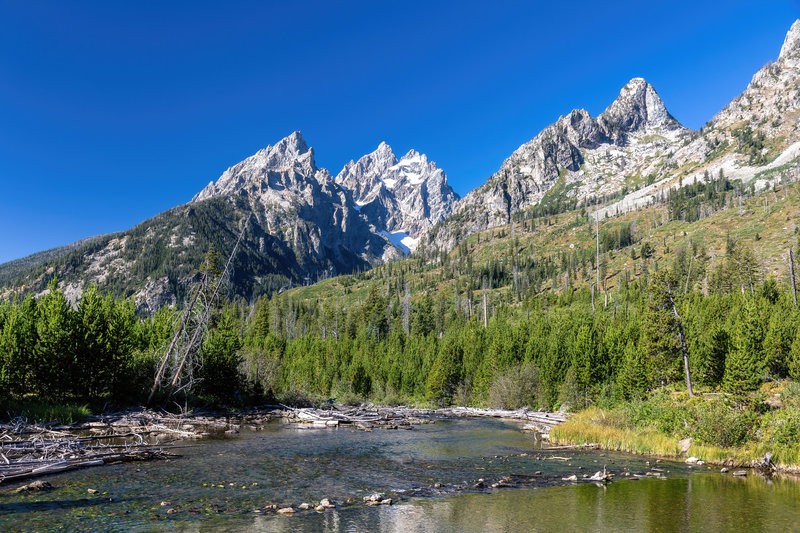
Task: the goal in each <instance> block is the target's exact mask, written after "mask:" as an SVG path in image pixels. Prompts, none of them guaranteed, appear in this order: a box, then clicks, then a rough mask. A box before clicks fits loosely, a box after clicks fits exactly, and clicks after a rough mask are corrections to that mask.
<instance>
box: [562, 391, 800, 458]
mask: <svg viewBox="0 0 800 533" xmlns="http://www.w3.org/2000/svg"><path fill="white" fill-rule="evenodd" d="M629 424H630V423H629V421H628V420H627V418H626V417H625V415H624V414H623V413H622V411H621V410H620V409H619V408H617V409H613V410H603V409H600V408H598V407H589V408H588V409H585V410H583V411H580V412H578V413H576V414H575V415H574V416H572V417H571V418H570V419H569V420H567V421H566V422H564V423H562V424H559V425H558V426H556V427H554V428H553V429H552V430H551V432H550V439H551V441H552V442H553V443H554V444H559V445H565V444H579V445H580V444H595V445H598V446H600V447H601V448H604V449H607V450H617V451H623V452H629V453H636V454H643V455H654V456H659V457H666V458H673V459H682V458H684V457H697V458H698V459H701V460H703V461H705V462H707V463H710V464H716V465H725V466H752V465H753V463H755V462H756V461H758V460H760V459H761V458H763V457H764V454H765V453H767V452H770V453H772V455H773V461H774V462H775V464H776V465H777V466H778V468H779V469H780V470H781V471H785V472H795V473H800V444H798V443H786V444H776V443H770V442H768V441H767V440H766V439H762V440H755V441H750V442H747V443H745V444H743V445H741V446H729V447H725V446H713V445H708V444H700V443H697V442H696V440H695V439H692V441H691V444H690V445H689V447H688V449H687V450H686V451H685V452H683V451H682V448H683V447H682V446H681V442H680V440H681V438H680V437H679V436H675V435H670V434H667V433H664V432H662V431H659V430H657V429H655V428H653V427H644V428H642V427H631V426H630V425H629Z"/></svg>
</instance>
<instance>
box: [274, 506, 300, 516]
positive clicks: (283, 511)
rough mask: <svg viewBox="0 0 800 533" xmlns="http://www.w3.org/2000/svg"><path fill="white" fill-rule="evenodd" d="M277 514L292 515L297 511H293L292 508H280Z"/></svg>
mask: <svg viewBox="0 0 800 533" xmlns="http://www.w3.org/2000/svg"><path fill="white" fill-rule="evenodd" d="M278 512H279V513H280V514H294V513H296V512H297V511H295V510H294V507H282V508H280V509H278Z"/></svg>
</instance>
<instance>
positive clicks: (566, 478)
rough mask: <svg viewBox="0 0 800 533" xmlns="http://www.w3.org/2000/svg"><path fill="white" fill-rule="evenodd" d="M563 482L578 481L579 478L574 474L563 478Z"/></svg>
mask: <svg viewBox="0 0 800 533" xmlns="http://www.w3.org/2000/svg"><path fill="white" fill-rule="evenodd" d="M561 481H578V476H576V475H575V474H572V475H571V476H569V477H562V478H561Z"/></svg>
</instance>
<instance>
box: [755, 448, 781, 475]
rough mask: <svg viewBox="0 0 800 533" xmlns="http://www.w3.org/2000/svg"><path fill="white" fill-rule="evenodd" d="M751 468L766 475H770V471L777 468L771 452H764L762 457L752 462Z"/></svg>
mask: <svg viewBox="0 0 800 533" xmlns="http://www.w3.org/2000/svg"><path fill="white" fill-rule="evenodd" d="M753 468H755V469H757V470H758V471H760V472H761V473H763V474H766V475H772V473H773V472H775V470H777V469H778V467H777V466H775V463H773V462H772V454H771V453H769V452H767V453H765V454H764V458H763V459H761V460H760V461H757V462H756V463H754V464H753Z"/></svg>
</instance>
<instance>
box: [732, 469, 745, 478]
mask: <svg viewBox="0 0 800 533" xmlns="http://www.w3.org/2000/svg"><path fill="white" fill-rule="evenodd" d="M733 475H734V476H737V477H745V476H747V470H737V471H736V472H734V473H733Z"/></svg>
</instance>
